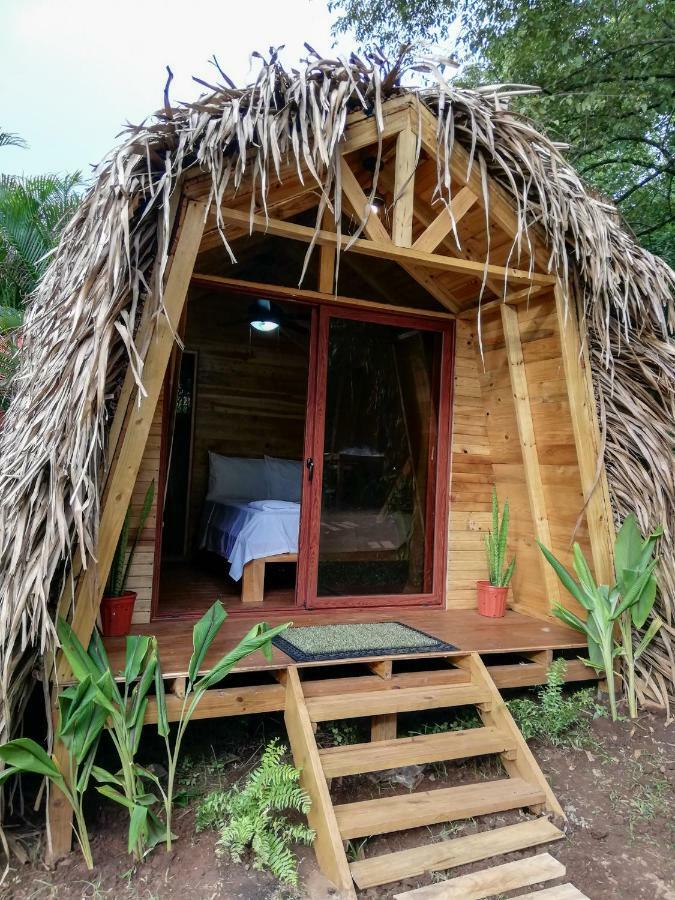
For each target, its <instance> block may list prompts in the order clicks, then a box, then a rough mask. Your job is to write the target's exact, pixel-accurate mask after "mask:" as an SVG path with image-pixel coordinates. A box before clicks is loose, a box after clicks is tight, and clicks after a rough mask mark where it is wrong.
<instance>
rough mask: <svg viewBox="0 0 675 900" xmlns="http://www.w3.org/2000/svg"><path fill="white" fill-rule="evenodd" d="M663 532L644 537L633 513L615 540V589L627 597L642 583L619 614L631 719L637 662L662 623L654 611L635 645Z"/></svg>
mask: <svg viewBox="0 0 675 900" xmlns="http://www.w3.org/2000/svg"><path fill="white" fill-rule="evenodd" d="M662 534H663V528H661V527H659V528H657V529H655V530H654V531H653V532H652V533H651V534H649V535H648V536H647V537H646V538H643V537H642V535H641V534H640V529H639V527H638V524H637V521H636V519H635V516H634V515H632V514H631V515H629V516H627V517H626V519H625V520H624V522H623V525H622V526H621V528H620V529H619V532H618V534H617V536H616V542H615V544H614V570H615V577H616V586H615V590H616V591H618V593H619V595H620V596H621V597H626V596H627V595H628V594H629V592H630V591H631V588H632V587H633V585H635V584H636V583H637V584H642V585H643V586H642V588H641V589H640V590H639V591H638V593H637V596H636V598H635V602H634V603H632V604H631V605H630V606H629V607H628V609H626V610H625V611H624V612H623V614H622V615H621V616H620V617H619V630H620V632H621V655H622V657H623V661H624V667H625V670H626V694H627V697H628V712H629V715H630V717H631V719H634V718H635V717H636V716H637V690H636V687H635V664H636V662H637V661H638V659H639V658H640V657H641V656H642V654H643V653H644V652H645V650H646V649H647V647H648V646H649V644H650V643H651V642H652V641H653V639H654V638H655V637H656V635H657V633H658V631H659V629H660V628H661V626H662V625H663V622H662V620H661V619H660V617H659V616H657V615H655V616H654V618H653V619H652V621H651V623H650V624H649V627H648V628H647V630H646V631H645V633H644V635H643V636H642V637H641V639H640V640H639V641H638V644H637V646H636V647H633V633H634V631H633V629H639V628H642V627H643V626H644V625H645V623H646V621H647V619H648V618H649V616H650V615H651V613H652V610H653V609H654V603H655V602H656V590H657V582H656V576H655V575H654V567H655V565H656V563H657V562H658V560H655V559H654V547H655V544H656V541H657V540H658V538H659V537H660V536H661V535H662Z"/></svg>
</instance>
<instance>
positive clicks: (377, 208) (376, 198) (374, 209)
mask: <svg viewBox="0 0 675 900" xmlns="http://www.w3.org/2000/svg"><path fill="white" fill-rule="evenodd" d="M384 203H385V200H384V197H383V196H382V194H374V195H373V199H372V202H371V204H370V211H371V213H373V214H374V215H376V216H379V214H380V212H381V211H382V210H383V209H384Z"/></svg>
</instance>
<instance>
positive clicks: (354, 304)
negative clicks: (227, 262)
mask: <svg viewBox="0 0 675 900" xmlns="http://www.w3.org/2000/svg"><path fill="white" fill-rule="evenodd" d="M192 281H193V282H194V283H195V284H200V285H203V286H204V287H212V288H215V289H220V290H232V291H238V292H239V293H242V294H267V295H269V296H270V297H278V298H279V299H280V300H298V301H300V302H305V303H307V302H309V303H319V304H322V303H327V304H330V305H331V306H338V305H339V306H345V307H348V308H354V309H372V310H380V311H382V312H399V313H404V314H405V315H411V316H421V317H422V318H425V319H435V320H437V321H443V322H447V321H448V319H454V318H455V316H454V315H453V313H451V312H442V311H441V310H436V309H417V307H414V306H397V305H396V304H394V303H378V302H377V301H375V300H361V299H359V298H358V297H343V296H342V295H341V294H329V293H326V292H324V291H310V290H306V289H305V288H290V287H283V286H282V285H277V284H266V283H264V282H261V281H244V280H243V279H241V278H224V277H222V276H220V275H206V274H201V273H195V274H194V275H193V276H192Z"/></svg>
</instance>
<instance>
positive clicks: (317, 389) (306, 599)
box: [296, 303, 455, 609]
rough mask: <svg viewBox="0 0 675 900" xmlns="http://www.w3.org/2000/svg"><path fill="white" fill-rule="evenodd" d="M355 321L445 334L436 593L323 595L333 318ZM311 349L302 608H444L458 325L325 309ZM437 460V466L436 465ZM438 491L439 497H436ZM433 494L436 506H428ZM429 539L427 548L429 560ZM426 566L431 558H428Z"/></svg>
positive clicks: (299, 587)
mask: <svg viewBox="0 0 675 900" xmlns="http://www.w3.org/2000/svg"><path fill="white" fill-rule="evenodd" d="M334 318H339V319H352V320H355V321H360V322H372V323H373V324H378V323H380V324H383V325H395V326H400V327H404V328H405V327H408V328H415V329H417V330H424V331H434V332H437V333H440V334H441V336H442V343H441V354H440V361H439V367H438V370H437V372H435V373H434V381H435V384H434V385H433V387H434V390H438V395H437V399H438V417H437V427H436V435H435V441H434V443H433V445H432V446H433V450H432V452H431V453H430V454H429V474H430V475H431V478H429V479H428V480H427V504H426V510H425V516H426V529H425V531H426V535H430V534H432V533H433V536H434V540H433V548H432V553H433V557H432V560H431V576H432V583H431V590H430V591H429V592H428V593H418V594H372V595H368V594H364V595H354V596H345V597H319V596H318V594H317V579H318V565H319V528H320V520H321V495H322V482H323V443H324V426H325V417H326V382H327V376H328V341H329V328H330V321H331V319H334ZM314 331H315V332H316V333H315V334H314V335H313V337H314V338H315V340H313V341H312V345H311V351H310V353H311V356H310V386H309V388H308V391H307V419H306V422H307V424H306V431H305V461H306V462H307V460H309V459H312V460H313V463H314V465H313V469H310V468H308V466H307V465H305V466H304V467H303V490H302V506H301V514H300V523H301V524H300V544H299V546H300V551H299V554H298V577H297V583H296V604H297V605H299V606H304V607H307V608H308V609H336V608H350V607H364V606H368V607H386V606H444V605H445V575H446V554H447V539H448V538H447V535H448V509H449V477H450V472H449V461H450V453H449V447H450V440H451V410H452V377H453V365H454V337H455V328H454V321H452V320H448V322H447V324H446V323H443V324H440V323H438V322H437V321H430V320H429V319H423V318H422V317H417V316H411V315H407V314H401V313H396V311H395V310H392V312H391V313H389V312H380V311H377V312H375V311H372V310H359V309H353V308H348V309H347V308H345V307H342V308H340V307H339V305H338V303H336V304H335V306H334V307H333V306H332V305H331V306H326V305H322V306H321V308H320V310H319V322H318V328H316V329H314ZM434 458H435V464H434ZM432 492H433V494H432ZM432 496H433V499H434V503H433V504H431V503H429V502H428V500H429V498H431V497H432ZM428 546H429V545H428V541H427V543H426V545H425V557H426V554H427V548H428ZM425 565H426V559H425Z"/></svg>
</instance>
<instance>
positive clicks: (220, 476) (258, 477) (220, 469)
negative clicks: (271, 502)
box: [206, 451, 269, 503]
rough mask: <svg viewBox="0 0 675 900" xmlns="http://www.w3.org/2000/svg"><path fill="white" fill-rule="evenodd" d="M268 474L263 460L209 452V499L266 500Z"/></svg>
mask: <svg viewBox="0 0 675 900" xmlns="http://www.w3.org/2000/svg"><path fill="white" fill-rule="evenodd" d="M266 474H267V465H266V462H265V460H264V459H244V458H243V457H240V456H221V455H220V454H219V453H212V452H211V451H209V490H208V493H207V495H206V499H207V500H208V501H210V502H212V503H226V502H227V501H228V500H262V499H267V498H268V497H269V494H268V491H267V477H266Z"/></svg>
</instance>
